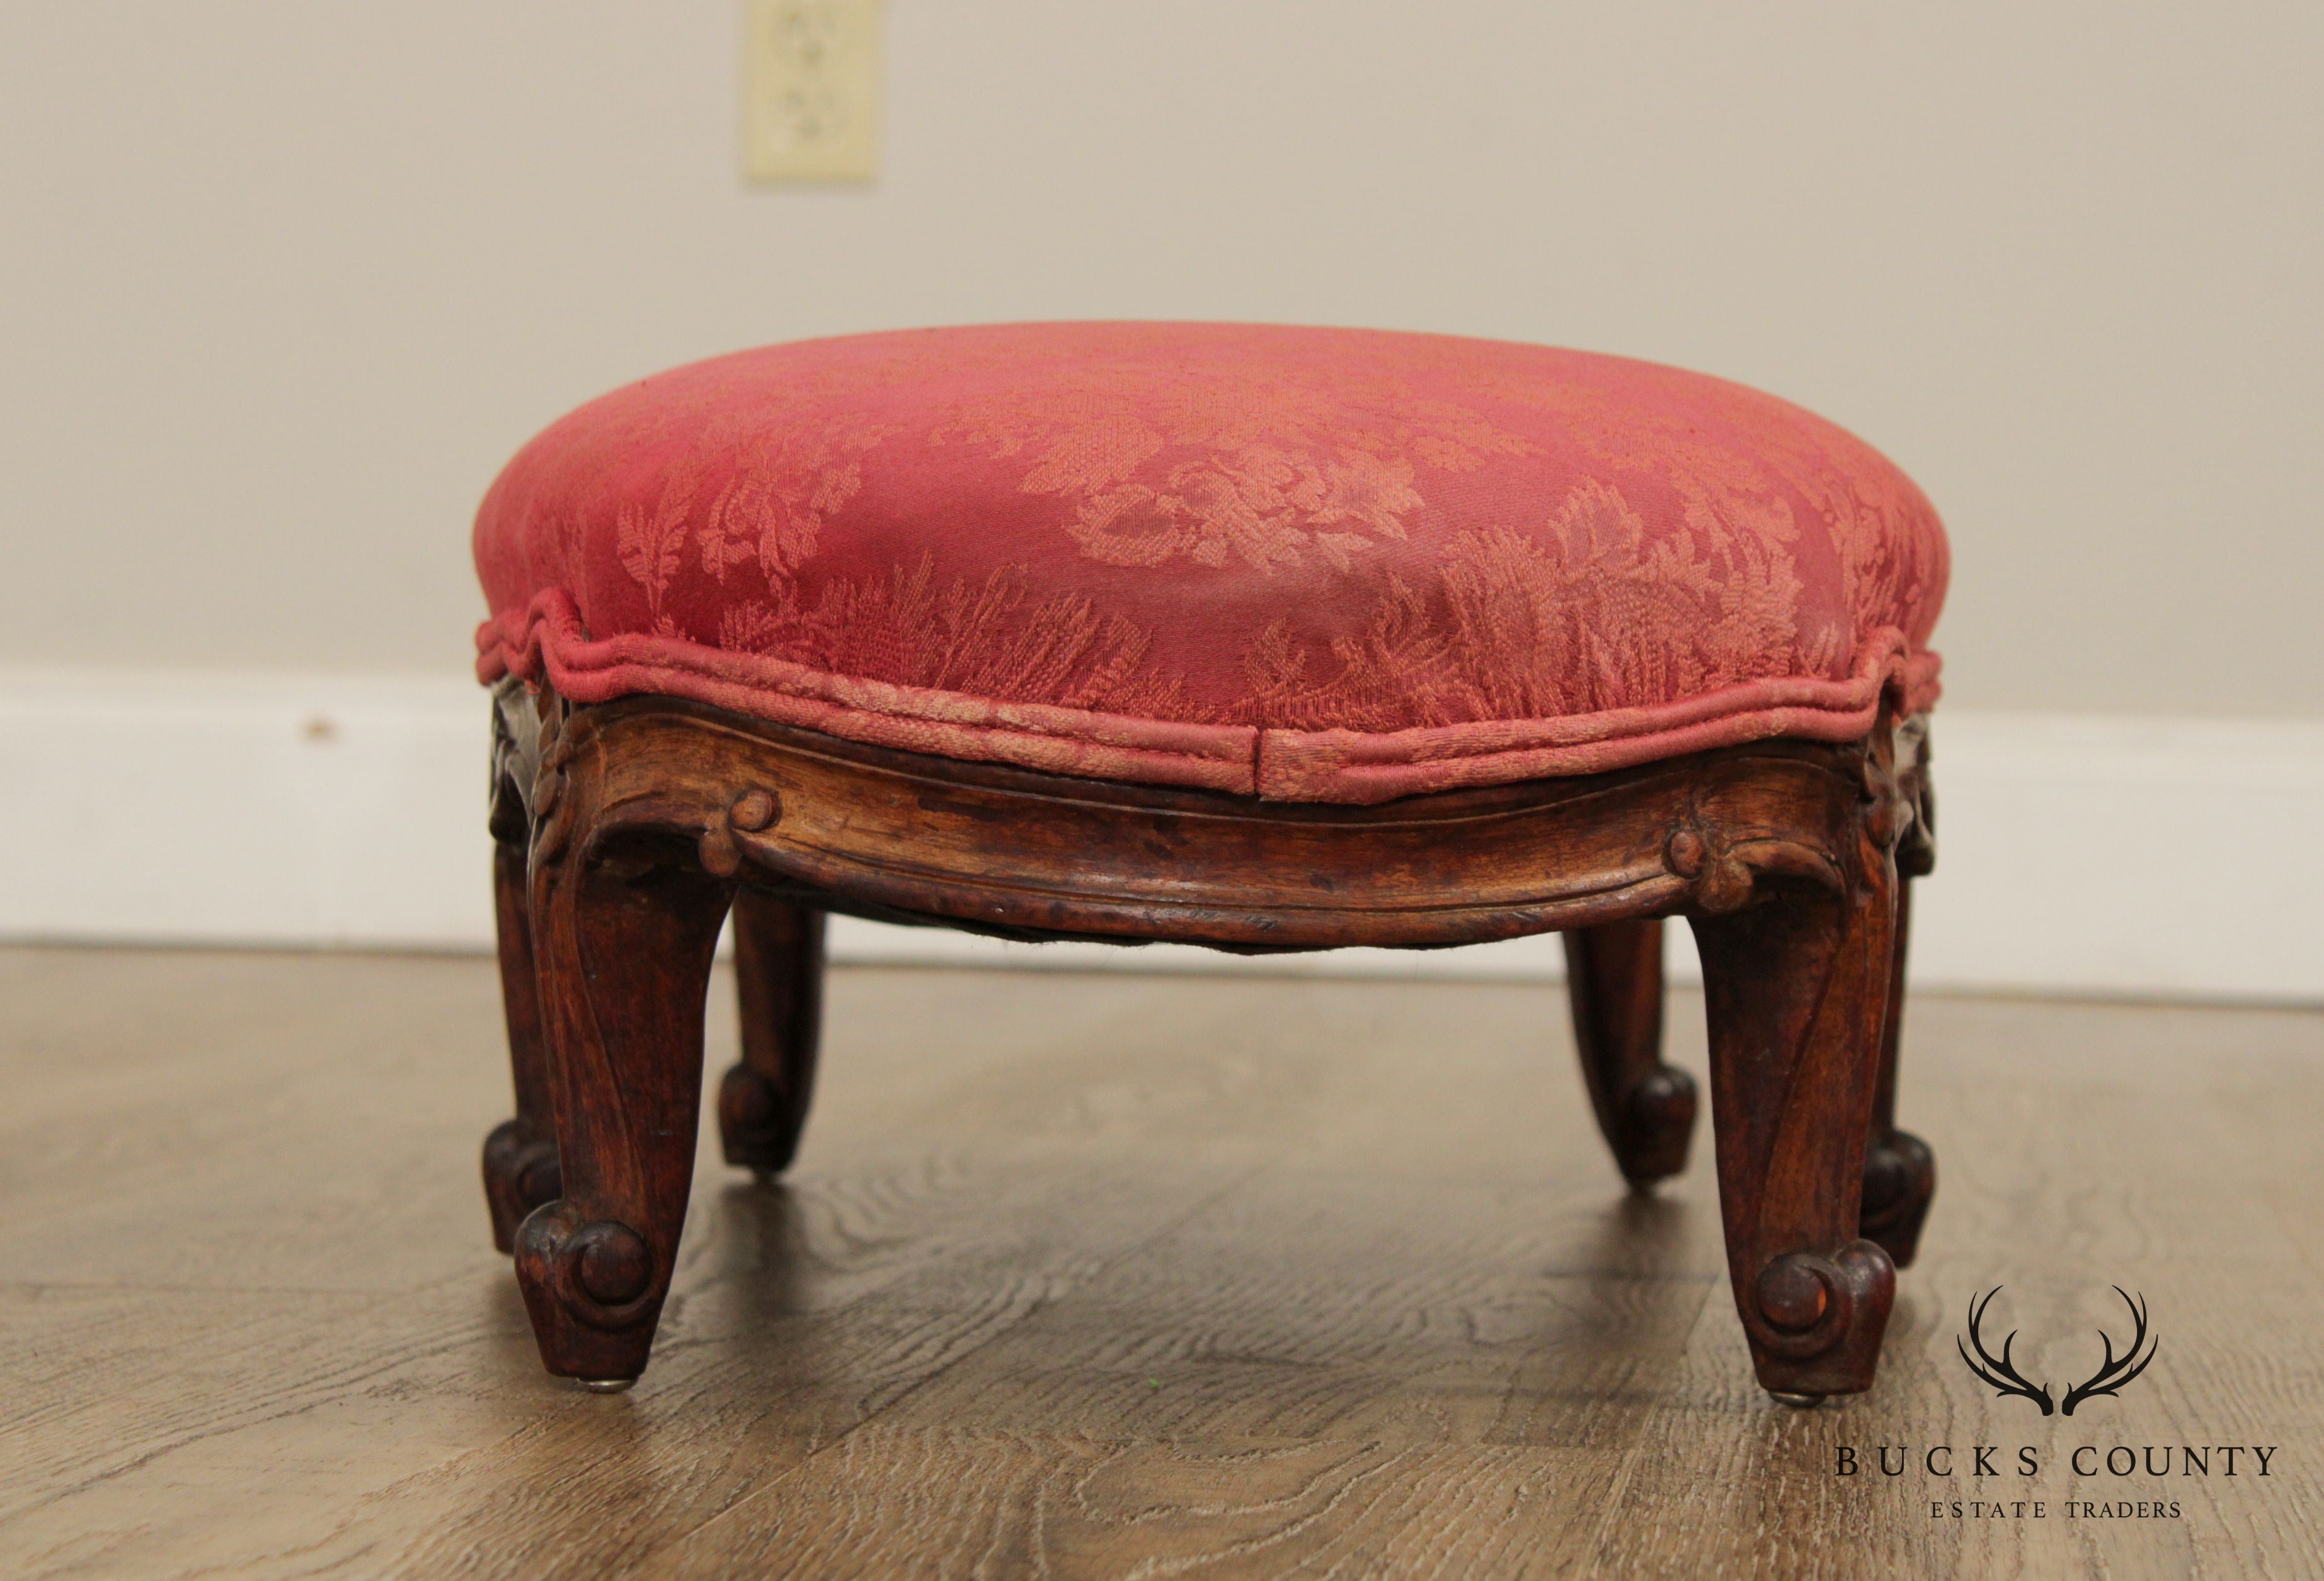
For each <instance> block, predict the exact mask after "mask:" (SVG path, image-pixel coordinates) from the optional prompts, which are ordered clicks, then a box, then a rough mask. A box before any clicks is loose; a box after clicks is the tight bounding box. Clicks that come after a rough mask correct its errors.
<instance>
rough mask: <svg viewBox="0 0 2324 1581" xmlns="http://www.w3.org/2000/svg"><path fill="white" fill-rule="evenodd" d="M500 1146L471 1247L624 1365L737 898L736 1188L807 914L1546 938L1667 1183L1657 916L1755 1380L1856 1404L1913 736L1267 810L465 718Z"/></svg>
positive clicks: (802, 1083) (928, 766) (808, 976)
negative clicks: (1703, 1021)
mask: <svg viewBox="0 0 2324 1581" xmlns="http://www.w3.org/2000/svg"><path fill="white" fill-rule="evenodd" d="M494 719H495V726H496V727H495V732H494V746H493V815H492V827H493V834H494V835H495V837H497V840H498V847H497V855H496V858H495V878H496V888H497V892H498V901H499V917H500V938H501V963H502V975H503V992H504V996H505V1000H506V1004H507V1015H508V1031H509V1043H510V1049H511V1054H512V1063H513V1066H514V1072H515V1078H516V1096H517V1114H516V1117H515V1118H514V1119H512V1120H510V1121H508V1122H506V1123H503V1125H501V1126H500V1127H499V1128H498V1129H497V1130H495V1131H494V1132H493V1134H492V1136H491V1137H490V1138H489V1139H488V1140H487V1142H486V1144H485V1150H484V1182H485V1191H486V1196H487V1198H488V1200H489V1203H490V1205H491V1207H492V1213H493V1229H494V1234H495V1236H496V1238H497V1240H498V1241H499V1243H500V1244H501V1246H502V1249H503V1251H508V1250H513V1251H514V1253H515V1254H516V1262H517V1274H518V1278H519V1280H520V1281H521V1283H522V1286H523V1290H524V1297H525V1302H526V1305H527V1308H528V1309H529V1310H530V1314H531V1318H532V1322H533V1327H534V1331H535V1333H536V1335H537V1336H538V1338H539V1344H540V1350H541V1355H542V1358H543V1360H544V1361H545V1362H546V1363H547V1364H548V1367H549V1371H550V1372H552V1373H558V1374H562V1375H565V1376H569V1377H575V1378H578V1379H581V1380H583V1381H585V1382H588V1383H590V1384H591V1385H592V1386H595V1387H599V1388H618V1387H623V1386H626V1384H627V1383H628V1382H630V1381H632V1380H633V1379H635V1378H636V1377H637V1376H638V1374H639V1373H641V1372H642V1371H643V1370H644V1367H645V1364H646V1357H647V1353H648V1351H649V1349H650V1346H651V1344H652V1339H653V1332H654V1327H655V1323H656V1320H657V1319H658V1318H659V1314H660V1309H661V1303H662V1299H663V1296H664V1294H665V1293H666V1291H667V1290H668V1289H669V1278H670V1271H671V1267H672V1264H673V1262H674V1259H675V1256H676V1253H677V1248H678V1234H679V1231H680V1228H681V1226H682V1225H683V1223H684V1220H685V1216H686V1204H687V1194H688V1191H689V1189H690V1185H691V1179H692V1173H693V1162H694V1138H695V1126H696V1113H697V1105H698V1103H699V1100H700V1087H701V1064H702V1016H703V1001H704V996H705V992H706V989H707V984H708V979H709V975H710V967H711V956H712V952H713V949H714V948H715V942H716V939H717V936H718V931H719V925H720V923H721V921H722V920H723V919H724V917H725V915H726V913H727V911H728V909H729V906H730V904H731V905H732V906H733V911H734V917H735V922H736V942H737V951H736V966H737V972H738V976H739V979H740V987H741V994H742V1031H743V1059H742V1064H740V1065H738V1066H737V1067H735V1068H733V1070H731V1071H729V1072H728V1073H727V1074H726V1077H725V1078H724V1082H723V1084H722V1085H721V1087H720V1091H719V1099H718V1112H719V1119H720V1124H721V1131H722V1133H723V1137H724V1147H725V1152H726V1156H727V1159H728V1160H729V1161H730V1162H733V1163H736V1164H742V1165H748V1166H750V1167H752V1168H754V1169H756V1170H760V1171H761V1172H762V1173H771V1172H773V1171H776V1170H781V1169H783V1168H784V1167H785V1166H787V1165H788V1163H789V1162H790V1160H791V1156H792V1153H793V1152H794V1151H795V1150H796V1148H797V1146H798V1134H799V1129H800V1126H801V1124H802V1123H804V1121H805V1118H806V1113H807V1099H808V1096H809V1090H810V1087H811V1086H812V1081H813V1077H814V1068H815V1055H816V1028H817V1022H818V1020H819V1015H820V1004H821V982H822V966H823V956H822V951H823V924H824V918H825V914H826V913H828V912H832V911H841V912H847V913H852V914H856V915H862V916H868V917H875V918H881V919H884V920H896V921H908V922H923V923H937V924H941V925H944V926H949V927H955V928H965V929H972V930H975V931H980V932H985V933H991V934H998V935H1001V936H1002V937H1006V938H1033V939H1048V938H1098V939H1108V940H1113V941H1117V942H1119V941H1124V940H1152V939H1172V940H1180V941H1185V942H1191V943H1196V944H1204V945H1211V946H1214V947H1217V948H1223V949H1229V950H1238V951H1254V952H1255V951H1272V950H1291V949H1320V948H1333V947H1336V946H1341V945H1386V946H1401V947H1411V948H1425V947H1431V946H1442V945H1454V944H1469V943H1475V942H1479V941H1482V940H1486V939H1495V938H1514V937H1516V936H1518V935H1521V934H1528V933H1539V932H1545V931H1551V930H1560V931H1563V932H1564V933H1565V935H1566V946H1567V951H1568V961H1569V966H1570V968H1571V969H1570V973H1569V982H1570V994H1571V995H1572V1005H1573V1014H1574V1023H1575V1031H1576V1036H1577V1040H1578V1042H1579V1044H1580V1046H1581V1049H1582V1068H1583V1073H1584V1076H1585V1078H1586V1080H1587V1083H1588V1086H1589V1090H1590V1096H1591V1104H1592V1106H1593V1108H1594V1110H1595V1112H1596V1114H1597V1118H1598V1122H1599V1125H1600V1129H1601V1130H1602V1131H1603V1133H1605V1136H1606V1138H1607V1141H1608V1142H1609V1144H1610V1145H1611V1146H1612V1149H1613V1151H1614V1153H1615V1157H1616V1160H1617V1161H1618V1163H1619V1165H1620V1167H1621V1169H1622V1170H1623V1173H1624V1174H1625V1175H1627V1176H1628V1178H1629V1179H1631V1181H1632V1182H1633V1183H1634V1184H1638V1185H1644V1184H1647V1183H1650V1182H1651V1181H1653V1180H1655V1179H1658V1178H1661V1177H1663V1176H1665V1175H1669V1174H1672V1173H1674V1172H1675V1171H1677V1170H1679V1169H1681V1168H1682V1167H1683V1165H1684V1162H1685V1159H1686V1151H1687V1142H1688V1136H1689V1133H1690V1130H1691V1128H1692V1122H1693V1118H1694V1112H1695V1107H1696V1099H1695V1091H1694V1086H1693V1083H1692V1080H1691V1079H1690V1078H1689V1077H1687V1076H1686V1074H1685V1073H1684V1072H1683V1071H1681V1070H1678V1069H1676V1068H1673V1067H1670V1066H1667V1065H1665V1064H1664V1063H1663V1062H1662V1059H1661V1052H1660V1047H1659V1044H1660V1033H1661V994H1662V938H1661V929H1662V922H1661V919H1663V918H1665V917H1670V916H1683V917H1685V918H1686V919H1687V920H1689V922H1690V923H1691V924H1692V927H1693V929H1694V931H1695V935H1696V938H1697V940H1698V943H1699V945H1700V948H1701V956H1702V963H1703V975H1704V982H1705V989H1706V994H1707V1000H1708V1011H1709V1018H1710V1027H1711V1107H1712V1117H1713V1120H1714V1123H1715V1133H1716V1142H1717V1155H1718V1171H1719V1186H1720V1204H1721V1211H1722V1216H1723V1218H1724V1221H1725V1227H1726V1235H1727V1249H1728V1266H1729V1274H1730V1276H1731V1279H1732V1282H1733V1285H1734V1293H1735V1299H1736V1305H1737V1309H1738V1312H1739V1313H1740V1315H1741V1317H1742V1321H1743V1329H1744V1334H1745V1337H1746V1338H1747V1339H1748V1342H1749V1345H1750V1348H1751V1354H1752V1359H1753V1362H1754V1364H1755V1365H1756V1367H1757V1373H1758V1378H1759V1382H1761V1383H1762V1384H1763V1385H1764V1386H1765V1387H1766V1388H1767V1389H1768V1390H1770V1391H1775V1393H1777V1394H1778V1395H1779V1396H1782V1397H1784V1398H1787V1399H1792V1400H1812V1399H1813V1398H1816V1397H1820V1396H1821V1395H1825V1394H1840V1393H1849V1392H1852V1391H1858V1390H1861V1389H1864V1388H1866V1387H1867V1385H1869V1384H1870V1382H1871V1381H1872V1375H1873V1369H1874V1366H1875V1364H1876V1362H1877V1358H1878V1354H1879V1348H1880V1341H1881V1336H1882V1333H1883V1331H1884V1329H1885V1328H1886V1324H1887V1319H1888V1311H1889V1307H1890V1304H1891V1302H1892V1300H1893V1299H1894V1296H1895V1266H1896V1265H1898V1264H1903V1263H1907V1262H1910V1261H1911V1259H1912V1255H1913V1251H1914V1244H1915V1242H1916V1241H1917V1239H1918V1237H1919V1234H1920V1228H1921V1224H1922V1221H1923V1217H1924V1216H1925V1215H1926V1213H1927V1209H1928V1204H1929V1198H1930V1197H1931V1194H1932V1191H1933V1189H1934V1184H1935V1170H1934V1165H1933V1162H1932V1158H1931V1155H1930V1152H1929V1150H1928V1148H1927V1146H1926V1145H1925V1144H1923V1142H1921V1141H1920V1140H1919V1139H1918V1138H1916V1137H1914V1136H1911V1135H1909V1134H1908V1133H1904V1132H1900V1131H1898V1130H1896V1128H1895V1061H1896V1038H1897V1022H1898V1015H1899V1012H1900V1011H1901V1008H1902V1001H1903V990H1904V930H1905V896H1906V888H1905V885H1904V882H1903V880H1904V878H1909V877H1911V876H1914V875H1917V874H1923V873H1925V872H1927V871H1928V870H1929V868H1930V866H1931V864H1932V857H1933V845H1932V839H1931V836H1930V830H1931V817H1930V813H1931V805H1930V791H1929V788H1928V779H1927V769H1926V764H1927V760H1928V752H1927V745H1926V742H1927V732H1926V728H1925V723H1924V721H1923V719H1921V718H1918V717H1915V718H1913V719H1909V720H1904V721H1903V722H1896V721H1894V720H1892V718H1891V717H1890V716H1889V715H1888V714H1887V713H1886V711H1885V710H1884V712H1883V713H1882V714H1881V716H1880V717H1879V719H1878V720H1877V723H1876V724H1875V726H1874V727H1873V729H1872V731H1871V733H1870V734H1869V735H1867V736H1866V737H1865V738H1864V739H1863V740H1861V741H1858V742H1853V743H1848V744H1839V745H1831V744H1819V743H1811V742H1798V741H1768V742H1763V743H1758V744H1752V745H1747V746H1738V747H1729V748H1726V749H1722V750H1720V751H1714V752H1706V753H1701V754H1695V755H1692V756H1690V757H1683V758H1677V759H1673V760H1670V761H1668V762H1665V763H1653V764H1648V765H1646V766H1643V767H1639V768H1635V769H1628V770H1623V771H1620V772H1612V773H1605V774H1597V775H1591V776H1584V777H1577V778H1567V779H1555V780H1540V781H1529V782H1526V783H1522V784H1514V785H1501V786H1496V787H1492V788H1489V789H1484V790H1458V791H1449V792H1444V793H1441V794H1433V795H1425V796H1414V797H1408V798H1406V799H1404V800H1398V801H1391V802H1388V803H1385V804H1383V805H1379V806H1376V807H1341V806H1323V805H1311V804H1303V803H1280V802H1265V801H1259V800H1254V799H1251V798H1249V797H1243V796H1235V795H1230V794H1226V793H1222V792H1216V791H1207V790H1174V789H1166V788H1160V787H1155V786H1148V785H1132V784H1122V783H1116V782H1112V781H1099V780H1083V779H1074V778H1068V777H1064V776H1059V775H1054V774H1046V773H1037V772H1030V771H1028V770H1023V769H1016V768H1010V767H1005V766H1002V765H998V764H991V763H963V762H958V761H955V760H952V759H948V758H937V757H927V756H922V755H919V754H911V753H904V752H896V751H890V750H887V749H883V748H878V747H871V746H863V745H859V744H854V743H852V742H846V741H842V740H839V739H836V738H835V737H832V736H828V735H819V734H816V733H815V732H812V731H807V730H800V729H794V728H790V727H788V726H779V725H773V724H769V723H766V722H764V721H761V720H757V719H752V718H748V717H742V716H739V715H734V714H730V713H726V712H724V711H721V710H719V709H715V708H712V707H705V706H703V705H699V704H696V703H690V702H687V701H683V700H680V699H676V698H624V699H622V700H620V701H617V702H613V703H607V704H602V705H596V706H586V707H581V706H575V705H572V704H569V703H567V702H566V701H565V700H563V699H562V698H558V696H557V695H556V694H555V693H554V692H552V691H549V690H547V689H538V690H534V689H526V688H524V687H522V686H520V685H517V684H515V683H513V682H510V683H504V684H503V686H502V688H501V689H500V690H499V692H498V693H497V694H496V697H495V708H494Z"/></svg>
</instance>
